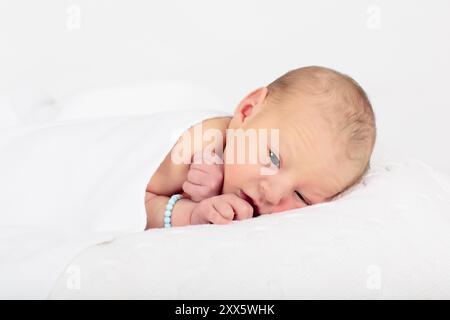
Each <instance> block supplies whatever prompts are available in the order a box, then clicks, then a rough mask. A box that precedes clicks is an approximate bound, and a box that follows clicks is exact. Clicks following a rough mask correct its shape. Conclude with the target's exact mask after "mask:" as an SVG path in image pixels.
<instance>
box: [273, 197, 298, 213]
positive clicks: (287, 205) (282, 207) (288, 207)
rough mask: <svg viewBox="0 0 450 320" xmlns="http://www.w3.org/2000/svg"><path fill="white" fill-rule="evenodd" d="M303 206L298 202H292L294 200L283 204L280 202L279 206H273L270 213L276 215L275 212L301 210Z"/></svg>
mask: <svg viewBox="0 0 450 320" xmlns="http://www.w3.org/2000/svg"><path fill="white" fill-rule="evenodd" d="M303 207H304V205H302V204H301V203H300V201H297V202H296V201H294V200H290V199H289V200H285V201H283V202H281V203H280V204H278V205H276V206H273V207H272V208H271V209H272V212H273V213H276V212H281V211H286V210H292V209H297V208H303Z"/></svg>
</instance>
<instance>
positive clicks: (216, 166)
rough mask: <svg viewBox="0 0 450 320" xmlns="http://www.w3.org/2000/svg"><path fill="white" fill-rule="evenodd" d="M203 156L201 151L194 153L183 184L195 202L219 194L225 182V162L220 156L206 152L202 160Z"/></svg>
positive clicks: (185, 190) (184, 189)
mask: <svg viewBox="0 0 450 320" xmlns="http://www.w3.org/2000/svg"><path fill="white" fill-rule="evenodd" d="M201 156H202V153H201V152H197V153H195V154H194V160H193V163H192V164H191V165H190V167H189V171H188V175H187V180H186V181H185V182H184V183H183V186H182V187H183V191H184V192H185V193H187V194H188V195H189V196H190V198H191V200H192V201H195V202H199V201H202V200H204V199H207V198H211V197H214V196H217V195H219V194H220V192H221V191H222V184H223V162H222V160H221V159H220V157H219V156H217V155H215V157H214V156H212V155H211V154H209V153H207V152H205V153H204V154H203V161H202V159H201Z"/></svg>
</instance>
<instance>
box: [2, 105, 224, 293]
mask: <svg viewBox="0 0 450 320" xmlns="http://www.w3.org/2000/svg"><path fill="white" fill-rule="evenodd" d="M224 114H225V113H223V112H216V111H206V110H203V111H202V110H180V111H173V110H172V111H168V112H159V113H155V114H153V115H146V116H123V117H105V118H93V119H84V120H83V119H80V120H67V121H59V122H55V123H46V124H42V125H28V126H17V127H13V128H7V129H6V128H4V129H0V155H1V157H0V177H1V179H0V230H1V231H0V298H33V299H34V298H46V297H47V296H48V294H49V293H50V290H51V289H52V287H53V286H54V285H55V281H56V279H57V277H58V276H59V275H60V273H61V272H62V271H63V270H64V267H65V266H66V265H67V264H68V263H69V262H70V261H71V259H73V258H74V257H75V255H76V254H77V253H79V252H80V251H82V249H85V248H86V247H88V246H89V245H92V244H95V243H100V242H103V241H110V240H112V239H114V237H115V236H117V235H121V234H126V233H133V232H138V231H142V230H144V227H145V223H146V214H145V207H144V195H145V187H146V185H147V183H148V181H149V179H150V177H151V175H152V174H153V172H154V171H155V170H156V168H157V166H158V165H159V164H160V163H161V161H162V159H163V158H164V156H165V155H166V154H167V152H168V151H169V150H170V148H171V147H172V146H173V144H174V143H175V142H176V139H177V138H178V137H179V135H180V134H181V133H182V132H183V131H184V130H186V129H187V128H189V127H190V126H191V125H193V124H195V123H198V122H200V121H201V120H203V119H206V118H209V117H213V116H218V115H224Z"/></svg>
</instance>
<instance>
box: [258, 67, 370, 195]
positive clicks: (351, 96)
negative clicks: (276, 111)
mask: <svg viewBox="0 0 450 320" xmlns="http://www.w3.org/2000/svg"><path fill="white" fill-rule="evenodd" d="M267 89H268V95H267V98H268V99H269V101H272V102H274V103H275V104H276V105H280V106H283V102H285V101H287V100H290V101H292V99H295V97H298V95H299V94H301V93H303V94H306V95H308V96H311V97H313V98H317V99H316V101H317V102H318V103H316V104H314V105H313V106H312V107H314V108H316V107H317V108H320V109H321V111H325V112H323V113H322V115H323V116H324V119H325V120H327V121H328V123H329V125H330V127H331V128H332V129H333V130H336V133H337V134H338V135H339V136H340V137H344V141H345V142H346V147H347V148H346V155H347V157H348V158H349V159H350V160H357V161H358V164H359V166H361V167H360V171H359V174H358V175H357V176H356V177H355V179H354V180H353V181H352V182H351V183H350V185H348V186H347V187H350V186H351V185H353V184H354V183H356V182H358V181H360V180H361V178H362V177H363V176H364V175H365V174H366V173H367V171H368V170H369V168H370V157H371V154H372V151H373V148H374V145H375V139H376V124H375V114H374V112H373V109H372V105H371V103H370V101H369V98H368V97H367V94H366V93H365V91H364V90H363V89H362V88H361V86H360V85H359V84H358V83H357V82H356V81H355V80H353V79H352V78H351V77H349V76H348V75H345V74H343V73H340V72H338V71H335V70H332V69H329V68H325V67H319V66H309V67H304V68H298V69H295V70H291V71H289V72H288V73H286V74H284V75H283V76H281V77H279V78H278V79H276V80H275V81H273V82H272V83H271V84H269V85H268V86H267ZM281 108H282V107H281Z"/></svg>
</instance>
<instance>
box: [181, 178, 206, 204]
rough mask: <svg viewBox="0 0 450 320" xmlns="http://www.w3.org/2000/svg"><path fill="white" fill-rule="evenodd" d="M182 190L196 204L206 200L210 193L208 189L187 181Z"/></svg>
mask: <svg viewBox="0 0 450 320" xmlns="http://www.w3.org/2000/svg"><path fill="white" fill-rule="evenodd" d="M182 188H183V191H184V192H186V193H187V194H188V195H190V196H191V200H192V201H196V202H199V201H201V200H203V199H204V198H206V197H207V196H208V193H209V189H208V187H206V186H201V185H197V184H193V183H191V182H189V181H185V182H184V183H183V186H182Z"/></svg>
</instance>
